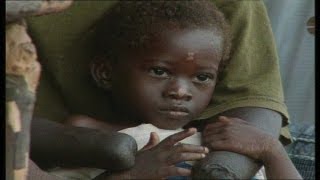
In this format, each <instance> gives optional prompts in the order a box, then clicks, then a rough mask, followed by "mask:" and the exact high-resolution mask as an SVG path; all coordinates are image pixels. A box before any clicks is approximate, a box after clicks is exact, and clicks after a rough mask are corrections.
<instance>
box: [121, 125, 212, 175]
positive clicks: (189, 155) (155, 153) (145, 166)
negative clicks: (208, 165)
mask: <svg viewBox="0 0 320 180" xmlns="http://www.w3.org/2000/svg"><path fill="white" fill-rule="evenodd" d="M195 133H196V129H195V128H190V129H188V130H185V131H181V132H179V133H176V134H173V135H171V136H169V137H167V138H166V139H164V140H163V141H161V142H160V143H158V142H159V138H158V136H157V135H156V133H152V134H151V136H150V140H149V143H148V144H147V145H146V146H145V147H144V148H143V149H142V150H140V151H139V152H138V154H137V155H136V162H135V166H134V167H133V168H132V169H131V170H129V172H128V173H129V174H130V175H129V176H130V179H131V178H133V179H141V178H142V179H161V178H166V177H168V176H190V175H191V170H189V169H184V168H179V167H175V164H177V163H179V162H183V161H192V160H199V159H202V158H204V157H205V154H206V153H208V149H207V148H206V147H203V146H197V145H191V144H178V145H175V144H176V143H178V142H179V141H181V140H183V139H185V138H187V137H189V136H192V135H193V134H195ZM157 143H158V144H157ZM127 177H128V176H127Z"/></svg>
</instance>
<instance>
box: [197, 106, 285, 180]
mask: <svg viewBox="0 0 320 180" xmlns="http://www.w3.org/2000/svg"><path fill="white" fill-rule="evenodd" d="M219 115H224V116H228V117H237V118H240V119H243V120H246V121H248V122H250V123H251V124H252V125H255V126H256V127H259V128H261V129H264V130H265V131H267V132H269V133H270V134H272V135H273V136H274V137H278V136H279V132H280V128H281V122H282V118H281V115H280V114H278V113H277V112H275V111H272V110H268V109H263V108H253V107H252V108H251V107H250V108H249V107H248V108H236V109H233V110H230V111H226V112H224V113H222V114H219ZM217 117H218V116H216V117H213V118H212V119H211V120H210V121H213V120H215V119H216V118H217ZM210 121H209V122H208V123H210ZM260 167H261V164H259V163H257V162H255V161H254V160H253V159H251V158H248V157H246V156H244V155H241V154H237V153H233V152H226V151H219V152H211V153H210V154H209V155H208V156H207V157H206V159H204V160H203V161H200V162H199V163H198V164H197V165H196V166H195V168H194V170H193V177H194V178H198V179H201V178H213V179H224V178H231V179H248V178H250V177H252V176H253V175H254V174H255V173H256V172H257V170H258V169H259V168H260Z"/></svg>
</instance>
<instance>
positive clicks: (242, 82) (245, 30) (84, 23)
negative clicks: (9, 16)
mask: <svg viewBox="0 0 320 180" xmlns="http://www.w3.org/2000/svg"><path fill="white" fill-rule="evenodd" d="M213 2H214V3H215V4H216V6H217V7H218V8H219V9H220V10H221V11H222V12H223V13H224V14H225V16H226V18H227V20H228V21H229V23H230V24H231V29H232V35H233V46H232V52H231V60H230V63H229V65H228V66H227V67H226V69H225V71H224V72H223V74H222V79H221V81H220V82H219V84H217V87H216V90H215V93H214V97H213V99H212V103H211V104H210V106H209V107H208V108H207V110H206V111H205V112H204V113H203V114H202V115H201V117H200V118H199V119H204V118H208V117H211V116H214V115H216V114H219V113H221V112H223V111H226V110H229V109H232V108H237V107H248V106H252V107H263V108H268V109H272V110H275V111H278V112H280V113H281V114H282V115H283V117H284V123H283V125H284V126H286V125H287V124H288V122H289V120H288V118H289V115H288V112H287V108H286V105H285V104H284V97H283V91H282V85H281V78H280V73H279V64H278V61H279V60H278V55H277V51H276V47H275V42H274V39H273V34H272V30H271V25H270V22H269V19H268V16H267V12H266V9H265V6H264V4H263V1H259V0H256V1H247V0H213ZM114 3H115V2H114V1H112V2H111V1H75V2H74V4H73V5H72V6H71V7H70V8H69V9H68V10H66V11H64V12H62V13H59V14H52V15H46V16H40V17H32V18H29V19H28V20H27V21H28V25H29V31H30V35H31V37H32V38H33V40H34V42H35V44H36V46H37V48H38V51H39V56H40V61H41V63H42V65H43V71H46V74H44V76H42V77H44V78H45V79H46V80H49V81H50V82H46V83H40V87H39V94H40V96H39V97H38V103H37V106H36V109H35V110H36V111H35V115H38V114H40V115H42V116H45V115H47V117H50V118H51V119H53V120H57V121H60V120H62V119H63V118H65V117H66V115H67V114H68V113H65V112H70V113H72V114H74V113H79V114H87V115H89V116H93V117H96V118H100V119H104V117H108V115H109V114H108V113H109V112H108V111H107V110H108V109H109V108H108V104H107V103H106V96H105V94H104V92H103V90H101V89H99V88H97V87H96V86H95V85H94V83H93V81H92V80H91V78H90V74H89V66H88V65H89V61H90V60H91V57H90V52H91V51H92V43H94V42H92V41H91V40H90V39H91V36H92V25H93V24H94V22H95V21H96V20H98V19H99V18H100V17H101V15H102V14H103V13H104V12H105V11H106V10H107V9H108V8H109V7H111V5H112V4H114ZM106 36H107V34H106ZM44 86H45V87H44ZM50 88H51V90H49V89H50ZM43 91H45V92H43ZM49 91H51V92H49ZM54 94H55V95H54ZM57 94H58V95H60V99H59V98H58V97H56V98H53V97H55V96H57ZM52 99H55V101H51V100H52ZM56 106H59V108H58V107H56ZM62 106H63V107H65V109H66V110H65V111H64V113H61V114H59V113H58V112H57V113H56V112H53V111H52V109H55V108H57V109H61V107H62ZM61 111H62V110H61ZM281 134H282V135H283V137H285V139H286V140H290V133H289V131H288V128H287V127H286V128H282V130H281ZM287 142H289V141H286V142H284V143H287Z"/></svg>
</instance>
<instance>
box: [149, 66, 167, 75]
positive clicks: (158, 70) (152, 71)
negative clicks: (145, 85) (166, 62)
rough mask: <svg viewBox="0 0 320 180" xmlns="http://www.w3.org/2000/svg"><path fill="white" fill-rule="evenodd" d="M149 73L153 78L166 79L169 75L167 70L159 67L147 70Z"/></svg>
mask: <svg viewBox="0 0 320 180" xmlns="http://www.w3.org/2000/svg"><path fill="white" fill-rule="evenodd" d="M149 73H150V74H151V75H153V76H157V77H168V76H169V73H168V70H167V69H165V68H161V67H153V68H151V69H150V70H149Z"/></svg>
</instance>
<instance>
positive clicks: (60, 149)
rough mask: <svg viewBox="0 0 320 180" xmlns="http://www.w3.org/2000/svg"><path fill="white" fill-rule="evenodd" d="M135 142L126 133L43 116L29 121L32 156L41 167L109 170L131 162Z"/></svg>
mask: <svg viewBox="0 0 320 180" xmlns="http://www.w3.org/2000/svg"><path fill="white" fill-rule="evenodd" d="M136 148H137V146H136V142H135V141H134V139H133V138H131V137H130V136H128V135H125V134H121V133H106V132H101V131H97V130H93V129H88V128H79V127H71V126H64V125H62V124H58V123H55V122H52V121H48V120H45V119H37V118H35V119H33V120H32V123H31V159H32V160H34V161H35V162H36V163H37V164H38V165H39V166H40V167H44V168H48V167H53V166H60V167H81V166H85V167H93V168H102V169H109V170H121V169H126V168H129V167H131V166H133V165H134V155H135V153H136Z"/></svg>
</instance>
